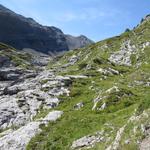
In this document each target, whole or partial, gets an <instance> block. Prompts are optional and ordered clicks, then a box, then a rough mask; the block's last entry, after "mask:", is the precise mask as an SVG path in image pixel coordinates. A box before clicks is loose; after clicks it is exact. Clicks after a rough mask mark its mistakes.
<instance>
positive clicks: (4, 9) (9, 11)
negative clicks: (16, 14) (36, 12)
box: [0, 4, 13, 13]
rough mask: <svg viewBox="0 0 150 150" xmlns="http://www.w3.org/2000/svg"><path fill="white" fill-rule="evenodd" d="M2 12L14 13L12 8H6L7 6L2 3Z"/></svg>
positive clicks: (0, 6) (0, 8)
mask: <svg viewBox="0 0 150 150" xmlns="http://www.w3.org/2000/svg"><path fill="white" fill-rule="evenodd" d="M0 12H5V13H13V11H11V10H10V9H8V8H6V7H5V6H3V5H1V4H0Z"/></svg>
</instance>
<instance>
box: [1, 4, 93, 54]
mask: <svg viewBox="0 0 150 150" xmlns="http://www.w3.org/2000/svg"><path fill="white" fill-rule="evenodd" d="M12 24H13V26H12ZM0 41H1V42H3V43H5V44H8V45H11V46H13V47H15V48H16V49H19V50H22V49H24V48H30V49H34V50H36V51H40V52H43V53H46V54H48V53H49V54H57V53H58V52H62V51H68V50H70V49H76V48H80V47H84V46H86V45H89V44H92V43H93V41H91V40H89V39H88V38H87V37H85V36H80V37H73V36H71V38H70V35H65V34H64V33H63V32H62V31H61V30H60V29H58V28H56V27H53V26H52V27H48V26H42V25H40V24H39V23H37V22H36V21H35V20H34V19H32V18H26V17H24V16H22V15H19V14H16V13H15V12H13V11H11V10H9V9H8V8H6V7H4V6H2V5H0Z"/></svg>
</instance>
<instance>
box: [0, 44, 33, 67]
mask: <svg viewBox="0 0 150 150" xmlns="http://www.w3.org/2000/svg"><path fill="white" fill-rule="evenodd" d="M0 56H6V57H8V58H9V59H10V61H11V62H12V63H13V64H14V65H15V66H17V67H20V68H23V69H32V65H31V64H30V61H31V59H32V58H31V56H30V55H29V54H28V53H24V52H19V51H17V50H16V49H15V48H13V47H11V46H8V45H6V44H3V43H0Z"/></svg>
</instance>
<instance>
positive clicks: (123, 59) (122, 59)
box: [109, 40, 137, 66]
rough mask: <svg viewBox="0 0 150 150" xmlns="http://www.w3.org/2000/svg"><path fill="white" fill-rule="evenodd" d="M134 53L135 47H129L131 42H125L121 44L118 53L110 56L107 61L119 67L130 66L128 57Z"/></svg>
mask: <svg viewBox="0 0 150 150" xmlns="http://www.w3.org/2000/svg"><path fill="white" fill-rule="evenodd" d="M136 51H137V49H136V47H135V45H131V41H129V40H127V41H125V42H124V43H123V44H122V46H121V48H120V51H117V52H115V53H114V54H112V55H111V56H110V58H109V61H110V62H113V63H115V64H119V65H125V66H131V65H132V62H131V58H130V57H131V55H132V54H135V53H136Z"/></svg>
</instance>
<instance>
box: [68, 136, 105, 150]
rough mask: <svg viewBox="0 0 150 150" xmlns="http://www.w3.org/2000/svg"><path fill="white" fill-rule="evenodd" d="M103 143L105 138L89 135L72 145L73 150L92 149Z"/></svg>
mask: <svg viewBox="0 0 150 150" xmlns="http://www.w3.org/2000/svg"><path fill="white" fill-rule="evenodd" d="M101 141H103V137H101V136H95V135H88V136H84V137H82V138H80V139H78V140H76V141H74V142H73V143H72V146H71V148H72V149H79V148H92V147H93V146H94V145H95V144H96V143H98V142H101Z"/></svg>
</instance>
